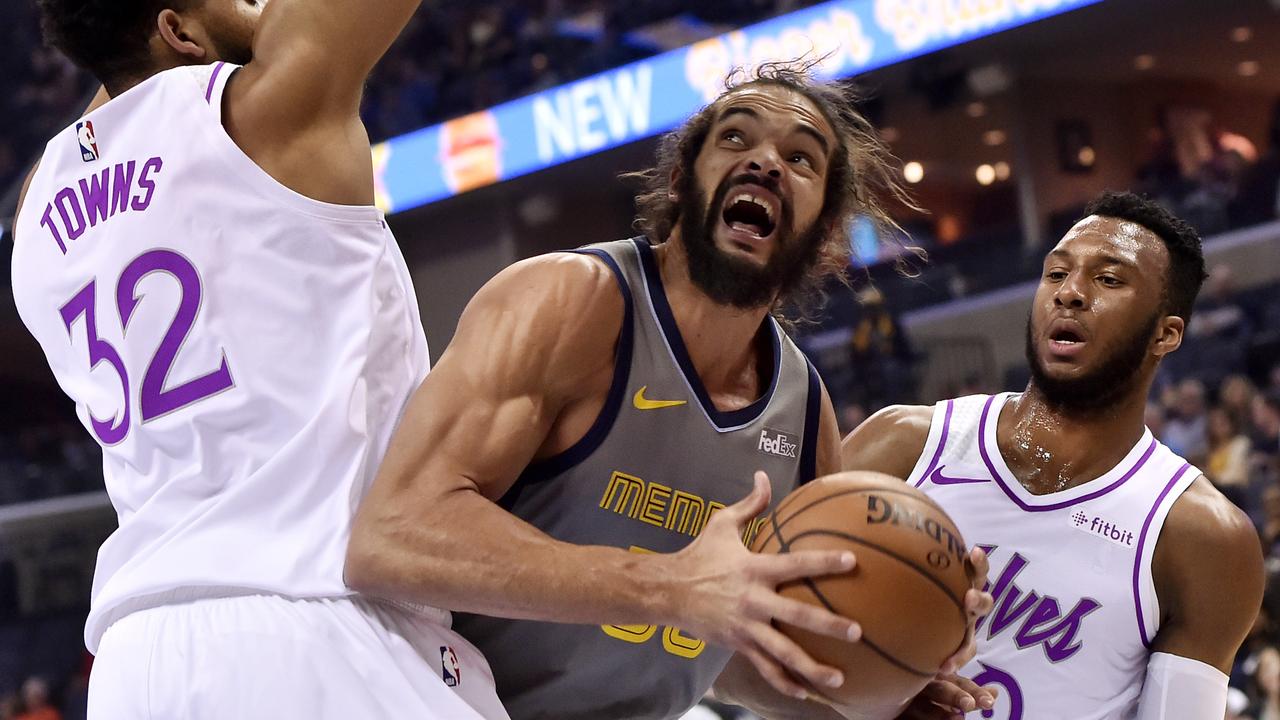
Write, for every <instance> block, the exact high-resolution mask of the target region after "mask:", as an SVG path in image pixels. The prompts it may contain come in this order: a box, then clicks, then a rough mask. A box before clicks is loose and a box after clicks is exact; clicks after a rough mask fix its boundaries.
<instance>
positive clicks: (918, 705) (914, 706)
mask: <svg viewBox="0 0 1280 720" xmlns="http://www.w3.org/2000/svg"><path fill="white" fill-rule="evenodd" d="M963 717H964V715H962V714H960V713H957V712H956V711H954V710H952V709H950V708H945V707H942V706H941V705H935V704H934V703H931V702H929V701H928V700H927V699H924V698H923V697H920V696H917V697H916V699H915V700H913V701H912V702H911V704H910V705H908V706H907V709H906V710H904V711H903V713H902V714H901V715H899V716H898V717H897V720H953V719H954V718H963Z"/></svg>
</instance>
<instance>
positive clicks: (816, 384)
mask: <svg viewBox="0 0 1280 720" xmlns="http://www.w3.org/2000/svg"><path fill="white" fill-rule="evenodd" d="M805 366H806V367H807V368H808V370H809V395H808V397H807V398H805V406H804V441H803V444H802V445H801V448H800V478H799V480H800V482H799V483H797V485H804V484H805V483H808V482H811V481H813V480H814V479H815V478H816V477H817V475H818V437H819V436H820V435H821V434H822V433H821V428H820V427H819V426H820V425H821V424H822V380H821V379H819V377H818V371H817V369H816V368H814V367H813V363H811V362H809V359H808V358H805Z"/></svg>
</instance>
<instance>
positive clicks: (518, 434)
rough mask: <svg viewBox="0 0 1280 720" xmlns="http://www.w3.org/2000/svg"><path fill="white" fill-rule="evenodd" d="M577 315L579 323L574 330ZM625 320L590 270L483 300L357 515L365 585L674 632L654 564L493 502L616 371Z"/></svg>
mask: <svg viewBox="0 0 1280 720" xmlns="http://www.w3.org/2000/svg"><path fill="white" fill-rule="evenodd" d="M566 307H571V308H575V309H576V310H575V321H574V322H571V323H570V322H564V320H563V318H564V317H565V315H564V312H563V309H564V308H566ZM622 317H623V301H622V296H621V293H620V292H619V290H618V287H617V285H616V284H615V283H614V280H613V277H612V276H611V275H610V273H609V270H608V269H607V268H606V267H605V266H604V265H603V264H601V263H599V262H597V261H595V260H593V259H589V258H585V257H579V256H572V255H563V256H549V258H540V259H535V260H533V261H529V262H525V263H521V264H518V265H516V266H513V267H512V268H509V269H508V270H506V271H504V272H503V273H501V274H499V275H498V277H496V278H495V279H494V280H492V281H491V282H490V283H489V284H488V285H486V286H485V287H484V288H483V289H481V291H480V292H479V293H478V294H477V295H476V297H475V299H474V300H472V302H471V304H470V305H468V307H467V309H466V311H465V312H464V313H463V315H462V318H461V320H460V321H459V324H458V332H457V334H456V336H455V337H454V340H453V343H452V344H451V345H450V346H449V348H448V350H447V351H446V352H445V354H444V356H443V357H442V358H441V359H440V362H439V363H438V364H437V365H436V367H435V368H434V369H433V370H432V371H431V373H430V374H428V376H427V379H426V381H425V382H424V383H423V385H422V387H421V388H419V390H418V391H417V392H416V393H415V394H414V396H413V398H412V400H411V401H410V404H409V407H408V410H407V412H406V414H405V417H404V419H403V420H402V422H401V424H400V427H399V428H398V430H397V433H396V436H395V439H394V440H393V442H392V444H391V447H390V449H389V451H388V453H387V456H386V459H385V461H384V462H383V465H382V469H381V471H380V472H379V474H378V478H377V480H376V482H375V483H374V485H373V488H372V489H371V490H370V492H369V495H368V496H367V497H366V498H365V500H364V504H363V505H362V506H361V508H360V511H359V513H358V515H357V516H356V521H355V527H354V529H353V534H352V540H351V547H350V552H349V554H348V560H347V570H346V573H347V580H348V582H349V583H350V584H351V586H352V587H354V588H356V589H359V590H363V591H366V592H369V593H372V594H376V595H382V596H390V597H400V598H406V599H411V600H414V601H417V602H425V603H428V604H431V605H435V606H438V607H445V608H449V609H453V610H460V611H466V612H475V613H483V614H488V615H496V616H500V617H512V618H536V619H539V620H549V621H558V622H578V623H606V622H623V621H625V622H636V623H665V622H667V621H669V620H670V618H668V617H665V616H661V615H662V614H663V613H662V611H661V610H660V608H661V607H662V606H664V605H665V604H666V603H667V602H668V601H669V600H670V599H671V596H670V594H669V590H670V588H669V583H668V581H667V578H665V577H663V574H662V572H661V571H660V570H659V562H656V561H655V560H654V558H652V557H646V556H640V555H637V554H634V553H628V552H625V551H623V550H619V549H615V548H605V547H583V546H576V545H569V544H566V543H561V542H558V541H556V540H554V539H552V538H551V537H549V536H547V535H545V534H543V533H541V532H539V531H538V530H536V529H535V528H533V527H532V526H530V525H528V524H527V523H525V522H523V521H522V520H520V519H519V518H517V517H515V516H514V515H511V514H510V513H508V512H506V511H504V510H503V509H501V508H500V507H498V506H497V505H496V504H494V502H493V501H495V500H497V499H498V498H500V497H501V496H502V495H503V494H504V493H505V492H506V491H507V490H508V489H509V488H510V487H511V485H512V483H514V481H515V480H516V477H517V476H518V474H519V473H520V472H521V470H523V469H524V467H525V466H527V465H528V463H529V461H530V460H531V459H533V457H534V454H535V453H536V452H537V450H538V448H539V447H540V446H541V445H542V444H543V442H544V440H545V439H546V438H547V436H548V434H549V433H550V430H551V427H552V424H553V423H554V421H555V419H556V417H557V416H558V415H559V414H560V412H561V410H562V409H563V408H564V407H566V406H567V405H568V404H569V402H570V401H571V400H573V399H574V394H575V391H576V387H575V386H576V385H578V384H580V383H581V382H582V380H583V378H584V377H585V376H591V375H592V374H594V373H597V372H598V371H599V370H600V369H601V368H600V367H599V365H601V364H603V366H604V368H605V369H606V370H608V369H609V368H612V365H613V363H612V358H613V348H614V344H615V342H616V339H617V337H618V333H619V329H620V327H621V321H622ZM495 341H496V342H498V343H500V344H501V346H502V347H501V348H496V347H494V343H495ZM655 557H656V556H655Z"/></svg>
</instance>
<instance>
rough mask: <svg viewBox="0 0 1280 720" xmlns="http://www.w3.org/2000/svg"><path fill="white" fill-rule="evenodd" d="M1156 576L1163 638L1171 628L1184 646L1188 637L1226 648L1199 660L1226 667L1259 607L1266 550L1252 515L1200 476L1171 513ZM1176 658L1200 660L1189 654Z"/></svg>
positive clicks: (1161, 541)
mask: <svg viewBox="0 0 1280 720" xmlns="http://www.w3.org/2000/svg"><path fill="white" fill-rule="evenodd" d="M1152 572H1153V575H1154V579H1155V583H1156V593H1157V596H1158V597H1159V600H1160V607H1161V615H1162V616H1163V617H1162V622H1164V623H1167V625H1165V626H1162V628H1161V635H1162V636H1163V635H1165V634H1166V629H1167V630H1169V634H1170V635H1171V636H1172V637H1173V638H1174V639H1178V640H1179V641H1181V640H1180V638H1181V637H1184V636H1186V637H1189V638H1192V639H1196V640H1200V639H1201V638H1208V640H1207V642H1203V641H1202V642H1200V643H1199V644H1201V645H1205V644H1207V645H1210V646H1212V645H1216V644H1223V645H1224V647H1222V648H1220V649H1219V650H1218V653H1217V655H1215V656H1213V657H1209V658H1202V659H1205V660H1206V661H1213V663H1214V664H1216V665H1219V666H1220V667H1221V665H1222V663H1223V662H1224V661H1225V662H1227V664H1228V666H1229V660H1230V655H1231V653H1233V652H1234V649H1235V647H1237V646H1238V645H1239V641H1241V640H1243V638H1244V636H1245V634H1246V633H1247V632H1248V630H1249V628H1250V627H1251V626H1252V625H1253V622H1254V619H1255V617H1256V616H1257V613H1258V608H1259V607H1260V605H1261V602H1262V591H1263V584H1264V574H1263V561H1262V549H1261V544H1260V542H1259V540H1258V534H1257V531H1256V530H1255V529H1254V527H1253V523H1251V522H1250V521H1249V518H1248V516H1246V515H1245V514H1244V513H1243V512H1242V511H1241V510H1240V509H1239V508H1237V507H1236V506H1235V505H1232V504H1231V502H1230V501H1228V500H1227V499H1226V497H1224V496H1223V495H1222V493H1220V492H1218V491H1217V490H1216V489H1214V487H1213V486H1212V485H1211V484H1210V483H1209V481H1208V480H1207V479H1205V477H1204V476H1203V475H1202V476H1200V477H1198V478H1196V480H1195V481H1194V482H1193V483H1192V484H1191V485H1190V486H1189V487H1188V488H1187V489H1186V491H1184V492H1183V493H1182V495H1181V496H1180V497H1179V498H1178V499H1177V500H1176V501H1175V502H1174V504H1173V507H1172V508H1171V509H1170V510H1169V516H1168V518H1167V519H1166V520H1165V524H1164V527H1163V529H1162V530H1161V533H1160V539H1159V543H1158V544H1157V545H1156V555H1155V559H1154V563H1153V568H1152ZM1215 638H1220V640H1214V639H1215ZM1177 649H1180V648H1175V650H1177ZM1178 654H1183V655H1186V656H1187V657H1196V655H1195V654H1192V651H1191V650H1188V651H1186V652H1179V653H1178ZM1219 656H1221V657H1219Z"/></svg>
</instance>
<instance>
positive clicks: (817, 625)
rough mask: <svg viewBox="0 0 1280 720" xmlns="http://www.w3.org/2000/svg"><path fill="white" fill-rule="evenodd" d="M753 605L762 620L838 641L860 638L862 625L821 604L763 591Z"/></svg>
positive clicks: (854, 640) (852, 640) (855, 640)
mask: <svg viewBox="0 0 1280 720" xmlns="http://www.w3.org/2000/svg"><path fill="white" fill-rule="evenodd" d="M752 605H753V606H755V607H754V609H755V610H756V612H757V614H758V615H759V616H760V617H761V618H763V619H767V620H777V621H779V622H784V623H786V624H788V625H791V626H793V627H797V628H800V629H802V630H808V631H809V632H812V633H817V634H819V635H826V636H827V637H833V638H835V639H837V640H844V641H847V642H857V641H858V640H861V639H862V626H861V625H859V624H858V623H857V622H856V621H854V620H850V619H849V618H847V617H844V616H843V615H838V614H836V613H833V612H831V611H830V610H828V609H826V608H824V607H819V606H817V605H811V604H809V603H807V602H802V601H800V600H792V599H791V598H786V597H782V596H781V595H778V594H776V593H768V594H763V595H761V596H759V597H758V599H756V600H755V602H753V603H752Z"/></svg>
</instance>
